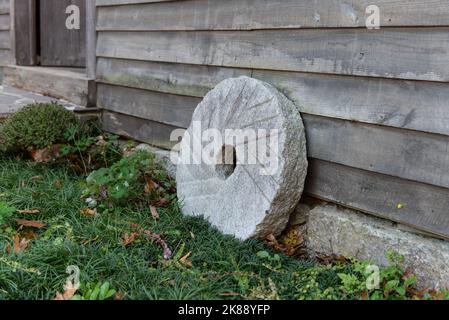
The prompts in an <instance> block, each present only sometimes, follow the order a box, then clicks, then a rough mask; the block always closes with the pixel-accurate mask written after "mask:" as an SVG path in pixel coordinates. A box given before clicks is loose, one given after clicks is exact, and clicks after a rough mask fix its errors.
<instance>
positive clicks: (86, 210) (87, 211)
mask: <svg viewBox="0 0 449 320" xmlns="http://www.w3.org/2000/svg"><path fill="white" fill-rule="evenodd" d="M80 213H81V214H82V215H84V216H87V217H97V216H98V211H97V209H91V208H83V209H81V210H80Z"/></svg>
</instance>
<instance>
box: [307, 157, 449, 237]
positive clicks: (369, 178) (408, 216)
mask: <svg viewBox="0 0 449 320" xmlns="http://www.w3.org/2000/svg"><path fill="white" fill-rule="evenodd" d="M306 192H307V193H308V194H309V195H312V196H314V197H317V198H321V199H323V200H326V201H330V202H334V203H337V204H341V205H343V206H345V207H349V208H352V209H356V210H359V211H362V212H366V213H368V214H372V215H375V216H378V217H381V218H385V219H388V220H391V221H395V222H399V223H402V224H405V225H408V226H411V227H413V228H416V229H418V230H422V231H424V232H428V233H431V234H435V235H438V236H440V237H444V238H446V239H449V214H448V208H449V190H448V189H444V188H438V187H434V186H430V185H427V184H421V183H416V182H412V181H407V180H403V179H398V178H394V177H390V176H386V175H382V174H377V173H372V172H367V171H364V170H359V169H355V168H351V167H347V166H342V165H338V164H334V163H330V162H326V161H321V160H316V159H311V161H310V162H309V175H308V178H307V183H306ZM398 204H401V207H402V208H401V209H398Z"/></svg>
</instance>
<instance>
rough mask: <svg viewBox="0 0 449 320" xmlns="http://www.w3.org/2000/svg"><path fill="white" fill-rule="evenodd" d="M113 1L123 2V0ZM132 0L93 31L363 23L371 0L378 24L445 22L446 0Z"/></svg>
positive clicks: (105, 14)
mask: <svg viewBox="0 0 449 320" xmlns="http://www.w3.org/2000/svg"><path fill="white" fill-rule="evenodd" d="M103 2H104V1H103ZM107 2H108V3H109V4H110V3H111V1H107ZM114 2H115V3H116V4H117V3H121V4H123V3H126V2H128V1H123V0H122V1H114ZM140 2H141V1H140ZM146 2H148V1H146ZM135 3H136V2H134V4H133V5H121V6H110V7H105V8H99V11H98V30H139V31H142V30H143V31H145V30H257V29H278V28H286V29H297V28H343V27H365V26H366V20H367V17H368V16H369V15H367V14H366V8H367V7H368V6H369V5H372V4H376V5H377V6H378V7H379V8H380V10H381V15H380V18H381V21H380V24H381V26H382V27H392V26H447V25H448V24H449V0H399V1H398V0H396V1H391V0H378V1H375V3H374V2H373V1H371V0H358V1H347V0H313V1H312V0H306V1H298V0H226V1H223V0H191V1H181V2H179V1H176V2H160V3H142V4H135Z"/></svg>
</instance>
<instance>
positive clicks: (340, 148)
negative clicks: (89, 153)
mask: <svg viewBox="0 0 449 320" xmlns="http://www.w3.org/2000/svg"><path fill="white" fill-rule="evenodd" d="M98 94H99V97H98V101H99V105H100V106H101V107H102V108H104V109H107V110H112V111H116V112H120V113H123V114H127V115H132V116H136V117H139V118H144V119H149V120H152V121H156V122H161V123H165V124H170V125H173V126H176V127H182V128H187V127H188V126H189V125H190V122H191V115H192V113H193V111H194V109H195V107H196V105H197V104H198V103H199V102H200V100H201V99H199V98H192V97H185V96H177V95H171V94H164V93H156V92H149V91H145V90H140V89H131V88H124V87H115V86H106V85H100V86H99V88H98ZM303 120H304V123H305V127H306V134H307V141H308V143H307V145H308V153H309V155H310V156H311V157H313V158H316V159H320V160H326V161H330V162H334V163H339V164H343V165H347V166H351V167H355V168H359V169H364V170H368V171H373V172H378V173H383V174H387V175H391V176H396V177H401V178H404V179H408V180H413V181H419V182H423V183H428V184H432V185H436V186H441V187H446V188H449V170H448V168H449V151H448V150H449V138H448V137H446V136H442V135H437V134H429V133H423V132H418V131H411V130H403V129H394V128H388V127H384V126H377V125H370V124H361V123H357V122H352V121H346V120H339V119H332V118H326V117H321V116H314V115H309V114H303Z"/></svg>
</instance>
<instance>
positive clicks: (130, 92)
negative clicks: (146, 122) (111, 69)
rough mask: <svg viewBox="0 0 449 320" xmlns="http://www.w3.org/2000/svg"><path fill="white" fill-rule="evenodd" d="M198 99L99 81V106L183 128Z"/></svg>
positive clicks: (190, 117)
mask: <svg viewBox="0 0 449 320" xmlns="http://www.w3.org/2000/svg"><path fill="white" fill-rule="evenodd" d="M200 102H201V99H200V98H194V97H186V96H178V95H172V94H164V93H159V92H154V91H147V90H141V89H132V88H125V87H118V86H111V85H105V84H99V85H98V87H97V105H98V106H99V107H100V108H103V109H106V110H110V111H116V112H121V113H125V114H128V115H132V116H135V117H139V118H144V119H151V120H153V121H157V122H160V123H165V124H169V125H172V126H177V127H183V126H184V127H187V126H188V125H189V124H190V121H191V119H192V114H193V111H194V110H195V108H196V106H197V105H198V103H200Z"/></svg>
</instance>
